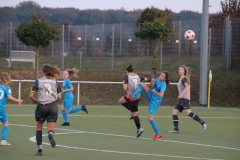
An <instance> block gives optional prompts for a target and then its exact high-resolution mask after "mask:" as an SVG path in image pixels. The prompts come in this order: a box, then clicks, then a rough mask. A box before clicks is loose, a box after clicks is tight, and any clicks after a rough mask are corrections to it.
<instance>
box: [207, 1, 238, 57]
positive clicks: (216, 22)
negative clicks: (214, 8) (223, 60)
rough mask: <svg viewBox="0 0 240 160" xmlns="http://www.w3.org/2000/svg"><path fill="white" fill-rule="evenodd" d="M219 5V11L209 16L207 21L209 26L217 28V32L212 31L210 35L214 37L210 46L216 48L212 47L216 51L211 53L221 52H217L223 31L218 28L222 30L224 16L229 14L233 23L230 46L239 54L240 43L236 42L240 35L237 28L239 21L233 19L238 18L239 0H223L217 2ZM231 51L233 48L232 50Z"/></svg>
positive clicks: (221, 47) (220, 47) (220, 44)
mask: <svg viewBox="0 0 240 160" xmlns="http://www.w3.org/2000/svg"><path fill="white" fill-rule="evenodd" d="M219 5H221V9H222V10H221V11H220V12H218V13H217V14H215V15H213V16H211V17H210V22H211V23H209V28H211V29H213V30H218V32H212V37H216V38H215V42H213V43H212V46H211V47H212V48H214V47H215V48H217V49H212V50H213V51H214V50H215V51H217V52H216V53H213V54H221V53H219V52H218V50H220V49H222V50H223V49H224V48H223V45H222V43H223V40H224V39H223V38H222V37H223V36H224V35H223V34H224V33H223V32H222V31H219V30H224V20H225V18H226V17H228V16H230V18H232V20H233V23H232V26H233V27H232V48H234V50H235V51H236V54H239V52H238V51H239V50H240V45H239V43H238V41H239V40H238V39H239V36H240V33H239V30H240V25H239V22H237V21H234V18H240V0H224V1H221V2H219ZM232 52H233V50H232Z"/></svg>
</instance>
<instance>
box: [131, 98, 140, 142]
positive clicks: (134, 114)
mask: <svg viewBox="0 0 240 160" xmlns="http://www.w3.org/2000/svg"><path fill="white" fill-rule="evenodd" d="M128 103H129V106H130V109H131V112H132V117H133V118H132V119H133V121H134V123H135V126H136V127H137V138H138V137H140V136H141V134H142V133H143V131H144V129H143V128H142V127H141V123H140V118H139V116H138V103H139V99H137V100H135V101H134V102H128Z"/></svg>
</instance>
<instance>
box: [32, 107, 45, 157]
mask: <svg viewBox="0 0 240 160" xmlns="http://www.w3.org/2000/svg"><path fill="white" fill-rule="evenodd" d="M46 112H47V108H46V106H45V105H42V104H40V103H38V104H37V108H36V111H35V120H36V126H37V128H36V143H37V148H38V151H37V153H36V156H42V129H43V123H44V121H45V113H46Z"/></svg>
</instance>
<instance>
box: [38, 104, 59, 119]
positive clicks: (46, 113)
mask: <svg viewBox="0 0 240 160" xmlns="http://www.w3.org/2000/svg"><path fill="white" fill-rule="evenodd" d="M57 118H58V106H57V103H56V102H52V103H48V104H45V105H43V104H41V103H38V104H37V108H36V111H35V119H36V121H37V122H44V121H45V120H46V121H47V122H57Z"/></svg>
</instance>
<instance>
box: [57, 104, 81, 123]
mask: <svg viewBox="0 0 240 160" xmlns="http://www.w3.org/2000/svg"><path fill="white" fill-rule="evenodd" d="M80 110H82V107H74V108H71V110H70V113H76V112H78V111H80ZM62 116H63V119H64V122H66V123H68V115H67V111H66V110H62Z"/></svg>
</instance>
